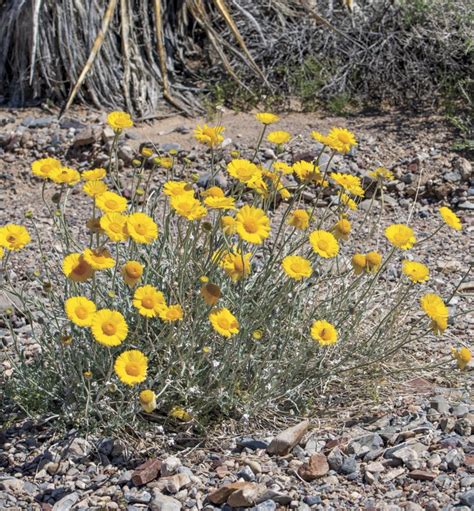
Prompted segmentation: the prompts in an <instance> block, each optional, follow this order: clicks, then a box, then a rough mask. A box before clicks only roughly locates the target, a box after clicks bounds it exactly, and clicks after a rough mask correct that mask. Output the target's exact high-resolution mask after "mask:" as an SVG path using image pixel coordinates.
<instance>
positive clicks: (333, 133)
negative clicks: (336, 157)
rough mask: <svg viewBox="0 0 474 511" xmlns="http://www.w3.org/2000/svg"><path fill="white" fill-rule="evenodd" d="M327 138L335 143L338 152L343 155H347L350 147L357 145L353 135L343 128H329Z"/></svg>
mask: <svg viewBox="0 0 474 511" xmlns="http://www.w3.org/2000/svg"><path fill="white" fill-rule="evenodd" d="M328 137H329V139H330V140H335V141H336V143H337V144H338V145H339V147H340V148H339V149H338V151H339V152H341V153H343V154H346V153H348V152H349V151H350V150H351V149H352V147H354V146H356V145H357V141H356V138H355V136H354V134H353V133H352V132H351V131H349V130H347V129H345V128H331V129H330V130H329V133H328ZM329 145H330V144H329Z"/></svg>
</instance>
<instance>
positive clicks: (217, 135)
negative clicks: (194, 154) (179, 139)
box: [194, 124, 224, 147]
mask: <svg viewBox="0 0 474 511" xmlns="http://www.w3.org/2000/svg"><path fill="white" fill-rule="evenodd" d="M223 131H224V127H223V126H208V125H207V124H204V126H202V127H201V126H199V125H198V126H197V127H196V129H195V130H194V137H195V139H196V140H197V141H198V142H201V143H202V144H205V145H207V146H209V147H217V146H218V145H220V144H221V143H222V142H223V140H224V137H223V136H222V132H223Z"/></svg>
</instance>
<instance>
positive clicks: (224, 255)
mask: <svg viewBox="0 0 474 511" xmlns="http://www.w3.org/2000/svg"><path fill="white" fill-rule="evenodd" d="M251 257H252V254H250V253H247V254H243V253H242V252H239V251H238V250H236V249H234V251H232V252H230V251H224V252H221V253H216V254H215V259H217V258H219V266H220V267H221V268H222V269H223V270H224V271H225V273H226V275H227V276H228V277H230V278H231V279H232V281H233V282H237V281H238V280H240V279H241V278H242V277H245V276H246V275H248V274H249V273H250V270H251V265H250V259H251Z"/></svg>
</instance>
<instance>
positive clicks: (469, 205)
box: [458, 201, 474, 210]
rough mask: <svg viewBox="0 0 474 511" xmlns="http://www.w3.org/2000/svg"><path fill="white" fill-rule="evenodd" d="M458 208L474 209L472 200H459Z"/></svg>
mask: <svg viewBox="0 0 474 511" xmlns="http://www.w3.org/2000/svg"><path fill="white" fill-rule="evenodd" d="M458 208H459V209H469V210H473V209H474V202H471V201H465V202H460V203H459V204H458Z"/></svg>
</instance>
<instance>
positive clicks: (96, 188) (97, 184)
mask: <svg viewBox="0 0 474 511" xmlns="http://www.w3.org/2000/svg"><path fill="white" fill-rule="evenodd" d="M82 189H83V190H84V191H85V192H86V193H87V195H88V196H89V197H97V196H98V195H100V194H101V193H104V192H106V191H107V185H106V184H105V183H104V182H103V181H87V182H86V183H85V185H84V186H83V187H82Z"/></svg>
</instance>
